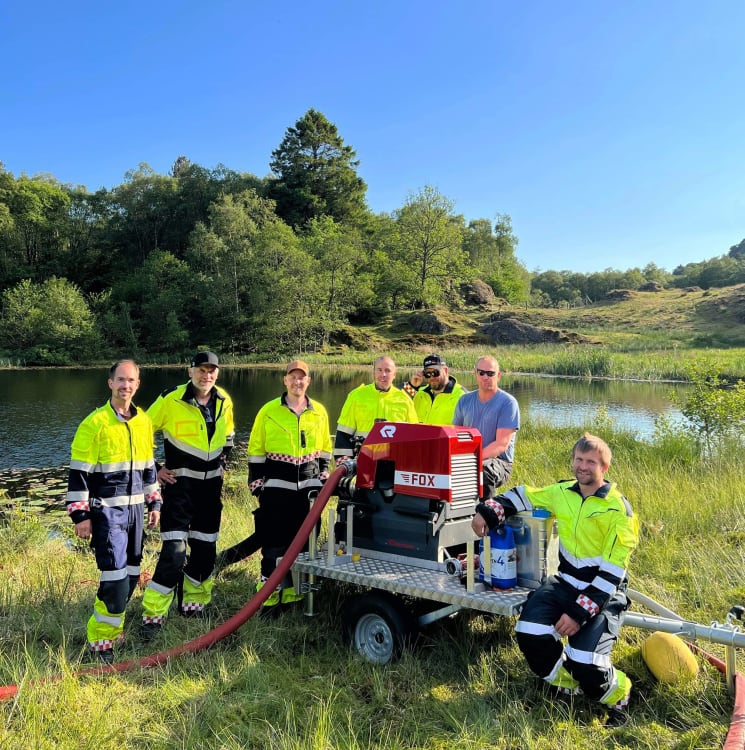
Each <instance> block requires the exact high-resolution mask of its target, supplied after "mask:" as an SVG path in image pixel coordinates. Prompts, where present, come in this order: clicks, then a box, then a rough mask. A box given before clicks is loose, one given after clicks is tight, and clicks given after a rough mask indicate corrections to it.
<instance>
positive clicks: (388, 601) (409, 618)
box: [342, 591, 417, 664]
mask: <svg viewBox="0 0 745 750" xmlns="http://www.w3.org/2000/svg"><path fill="white" fill-rule="evenodd" d="M343 607H344V609H343V616H342V622H343V625H344V637H345V640H346V641H347V643H349V644H351V645H352V646H353V647H354V648H355V650H356V651H357V652H358V653H359V654H360V655H361V656H362V657H363V658H364V659H366V660H367V661H369V662H372V663H373V664H389V663H390V662H392V661H396V660H397V659H398V658H400V656H401V653H402V651H403V650H404V649H405V648H407V647H408V646H410V645H411V644H412V643H413V642H414V641H415V640H416V635H417V626H416V621H415V619H414V617H413V615H412V614H411V613H410V612H409V611H408V609H406V607H405V606H404V604H403V603H402V602H401V601H400V600H398V599H397V598H396V597H395V596H392V595H391V594H387V593H385V592H379V591H376V592H371V593H367V594H358V595H356V596H353V597H351V598H350V599H348V600H347V601H346V602H345V603H344V605H343Z"/></svg>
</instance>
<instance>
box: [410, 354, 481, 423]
mask: <svg viewBox="0 0 745 750" xmlns="http://www.w3.org/2000/svg"><path fill="white" fill-rule="evenodd" d="M422 377H423V378H424V379H425V380H426V381H427V385H425V386H424V387H423V388H419V390H417V391H416V393H415V394H414V408H415V409H416V413H417V416H418V417H419V421H420V422H422V423H423V424H441V425H442V424H452V423H453V415H454V414H455V407H456V405H457V403H458V401H459V399H460V397H461V396H463V395H464V394H466V393H468V391H467V390H466V389H465V388H464V387H463V386H462V385H460V383H458V382H457V381H456V379H455V378H454V377H453V376H452V375H451V374H450V370H449V369H448V366H447V363H446V362H445V358H444V357H442V356H440V355H439V354H429V355H427V356H426V357H425V358H424V364H423V365H422Z"/></svg>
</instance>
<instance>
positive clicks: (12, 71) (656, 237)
mask: <svg viewBox="0 0 745 750" xmlns="http://www.w3.org/2000/svg"><path fill="white" fill-rule="evenodd" d="M0 66H2V71H3V74H2V83H1V84H0V161H2V162H4V163H5V166H6V168H7V169H8V170H9V171H11V172H12V173H13V174H14V175H16V176H19V175H20V174H21V173H25V174H27V175H35V174H38V173H48V174H52V175H54V177H56V178H57V179H58V180H59V181H60V182H63V183H72V184H75V185H85V186H87V187H88V189H90V190H96V189H98V188H100V187H107V188H110V187H113V186H115V185H119V184H121V183H122V182H123V181H124V179H125V177H124V176H125V173H126V172H127V171H128V170H130V169H136V168H137V166H138V164H139V163H141V162H146V163H147V164H149V165H150V166H151V167H152V168H153V169H154V170H156V172H159V173H163V174H165V173H167V172H168V170H169V169H170V168H171V166H172V165H173V162H174V161H175V159H176V158H177V157H178V156H179V155H181V154H183V155H185V156H186V157H188V158H189V159H190V160H191V161H192V162H195V163H197V164H200V165H202V166H204V167H207V168H213V167H215V166H217V165H218V164H220V163H222V164H225V165H226V166H227V167H229V168H231V169H234V170H237V171H241V172H251V173H253V174H256V175H259V176H265V175H267V174H268V173H269V161H270V159H271V152H272V150H274V149H275V148H276V147H277V146H278V145H279V143H280V142H281V140H282V138H283V136H284V134H285V131H286V129H287V128H288V127H290V126H292V125H294V124H295V122H296V121H297V120H298V119H299V118H300V117H302V115H303V114H304V113H305V112H306V111H307V110H308V109H310V108H311V107H312V108H315V109H317V110H320V111H321V112H323V114H324V115H325V116H326V117H327V118H328V119H329V120H330V121H331V122H333V123H335V124H336V126H337V127H338V129H339V133H340V135H341V136H342V138H343V139H344V141H345V143H346V144H348V145H349V146H351V147H352V148H353V149H355V151H356V152H357V158H358V159H359V160H360V166H359V174H360V176H361V177H362V178H363V179H364V180H365V181H366V183H367V185H368V191H367V199H368V204H369V206H370V208H371V209H372V210H373V211H375V212H382V211H386V212H390V211H393V210H395V209H397V208H400V207H401V206H402V205H403V203H404V202H405V201H406V199H407V197H408V196H409V195H410V194H411V193H415V192H416V191H418V190H420V189H421V188H423V187H424V186H425V185H431V186H434V187H436V188H437V189H438V190H439V191H440V192H441V193H442V194H443V195H445V196H447V197H448V198H450V199H451V200H452V201H453V202H454V203H455V210H456V212H458V213H461V214H463V215H464V216H465V218H466V219H467V220H470V219H477V218H488V219H493V218H494V217H495V215H496V214H497V213H503V214H509V215H510V216H511V217H512V225H513V229H514V231H515V234H516V235H517V236H518V238H519V241H520V244H519V246H518V252H517V254H518V258H519V259H520V260H521V261H522V262H523V263H524V264H525V265H526V266H527V268H528V269H529V270H536V269H541V270H547V269H556V270H561V269H571V270H575V271H583V272H590V271H598V270H603V269H605V268H617V269H622V270H623V269H627V268H631V267H634V266H639V267H643V266H645V265H646V264H647V263H649V262H654V263H656V264H657V265H658V266H661V267H663V268H666V269H668V270H672V269H673V268H675V266H677V265H678V264H681V263H688V262H694V261H700V260H704V259H707V258H711V257H714V256H717V255H723V254H725V253H727V252H728V250H729V248H730V247H731V246H732V245H734V244H737V243H738V242H739V241H740V240H742V239H743V238H745V116H744V115H745V2H744V1H743V0H624V1H623V2H619V1H618V0H616V1H612V0H605V1H604V0H568V1H567V2H556V0H509V1H503V0H447V1H441V0H374V2H370V1H369V0H364V1H363V0H304V1H301V0H282V2H274V1H273V0H262V1H261V2H260V1H259V0H234V1H232V2H222V1H221V0H178V1H176V0H148V2H140V1H139V0H128V1H127V2H116V3H113V2H101V0H96V1H95V2H80V1H79V0H70V2H67V3H60V2H54V3H52V2H49V1H48V0H38V2H32V1H31V0H27V1H26V2H21V1H20V0H5V2H3V3H2V5H0Z"/></svg>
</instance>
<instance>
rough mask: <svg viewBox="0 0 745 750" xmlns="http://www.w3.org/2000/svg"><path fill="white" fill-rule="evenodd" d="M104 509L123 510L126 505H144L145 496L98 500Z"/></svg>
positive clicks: (124, 496)
mask: <svg viewBox="0 0 745 750" xmlns="http://www.w3.org/2000/svg"><path fill="white" fill-rule="evenodd" d="M97 499H99V500H100V501H101V505H103V507H104V508H121V507H123V506H126V505H144V504H145V496H144V495H142V494H140V495H118V496H117V497H102V498H97Z"/></svg>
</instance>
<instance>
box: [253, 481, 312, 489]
mask: <svg viewBox="0 0 745 750" xmlns="http://www.w3.org/2000/svg"><path fill="white" fill-rule="evenodd" d="M321 486H322V484H321V480H320V479H304V480H303V481H302V482H287V481H285V480H284V479H267V480H266V482H264V487H278V488H279V489H283V490H304V489H307V488H308V487H321Z"/></svg>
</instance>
